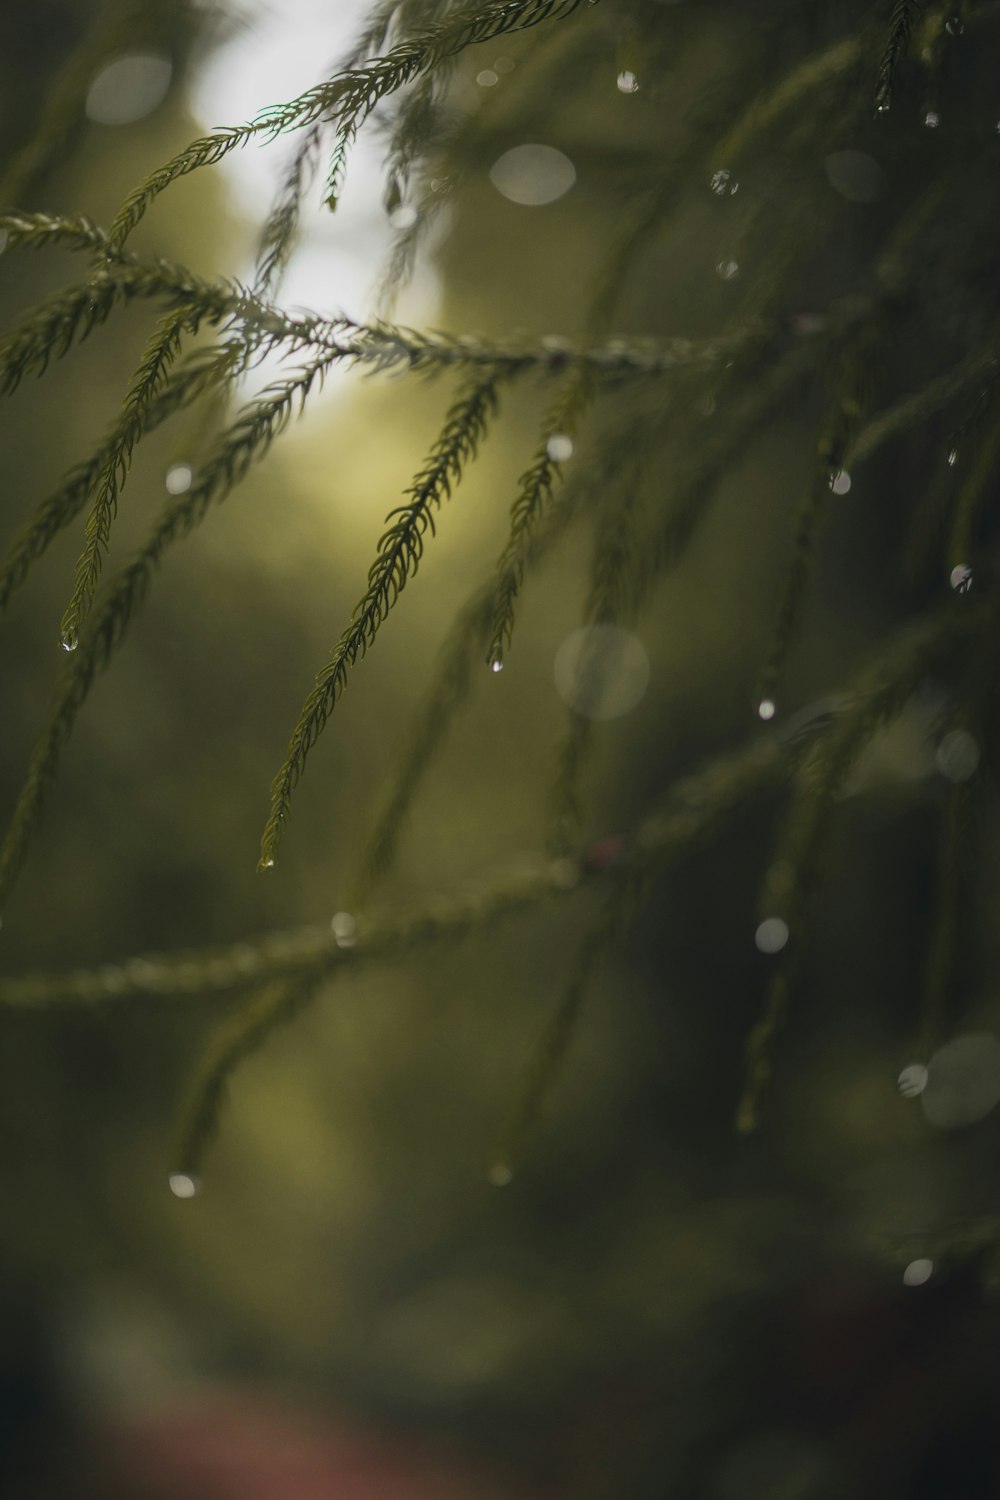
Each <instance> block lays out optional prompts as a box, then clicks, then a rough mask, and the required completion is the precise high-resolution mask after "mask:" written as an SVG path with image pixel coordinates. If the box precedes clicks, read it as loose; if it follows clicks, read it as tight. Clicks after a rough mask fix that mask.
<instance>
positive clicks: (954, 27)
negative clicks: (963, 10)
mask: <svg viewBox="0 0 1000 1500" xmlns="http://www.w3.org/2000/svg"><path fill="white" fill-rule="evenodd" d="M944 29H945V31H946V32H947V33H948V35H949V36H961V35H962V33H963V32H964V30H965V26H964V25H963V23H962V18H961V16H958V15H950V16H949V17H948V19H947V21H945V23H944Z"/></svg>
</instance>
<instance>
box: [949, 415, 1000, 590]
mask: <svg viewBox="0 0 1000 1500" xmlns="http://www.w3.org/2000/svg"><path fill="white" fill-rule="evenodd" d="M998 473H1000V421H996V420H994V423H993V426H992V428H991V429H990V430H989V431H988V432H987V433H986V435H985V437H984V438H983V440H982V442H981V443H980V445H979V447H978V449H977V450H976V453H975V456H974V459H973V462H972V467H971V469H970V471H969V476H968V478H967V479H966V480H965V482H964V484H963V485H962V487H961V489H960V490H959V493H958V500H957V503H956V505H955V515H954V519H953V522H952V528H951V538H950V541H949V544H948V571H949V573H950V572H951V570H952V569H953V568H957V567H962V566H967V565H968V564H969V563H971V562H972V559H973V556H974V554H975V552H976V540H977V539H976V526H977V522H978V520H979V515H980V511H981V509H982V505H983V501H984V500H985V499H986V495H987V493H988V492H989V491H991V489H992V487H993V486H994V485H995V484H996V480H997V476H998Z"/></svg>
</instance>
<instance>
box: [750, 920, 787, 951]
mask: <svg viewBox="0 0 1000 1500" xmlns="http://www.w3.org/2000/svg"><path fill="white" fill-rule="evenodd" d="M753 940H754V942H755V943H756V944H757V947H758V948H759V949H760V951H761V953H780V952H781V950H782V948H783V947H784V946H785V944H786V943H787V942H788V924H787V922H784V921H782V919H781V917H765V918H764V920H763V922H761V924H760V926H759V927H758V928H757V931H756V932H755V933H754V939H753Z"/></svg>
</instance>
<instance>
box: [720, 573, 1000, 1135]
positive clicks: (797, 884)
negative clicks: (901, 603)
mask: <svg viewBox="0 0 1000 1500" xmlns="http://www.w3.org/2000/svg"><path fill="white" fill-rule="evenodd" d="M956 606H957V607H956ZM963 606H965V607H963ZM990 619H991V616H990V615H989V614H987V612H986V610H985V609H984V608H982V607H979V608H970V607H969V605H968V601H966V600H952V601H950V607H949V608H947V609H945V610H942V611H938V612H937V613H935V614H933V615H930V616H927V617H925V618H923V619H919V620H917V621H915V622H914V623H912V624H911V625H909V626H908V627H906V628H905V629H903V630H902V631H900V632H899V633H898V635H897V636H896V637H895V638H894V640H893V641H892V642H890V644H889V647H888V648H887V649H886V650H885V651H883V652H882V653H881V654H880V655H879V656H878V657H876V659H875V660H874V662H873V663H872V664H871V665H870V666H869V667H868V669H867V670H866V671H865V672H864V673H863V675H862V677H861V680H860V682H859V684H858V686H857V688H856V689H855V690H854V691H853V692H852V693H851V694H850V695H849V697H848V699H847V700H846V703H845V705H844V708H843V710H842V712H840V714H839V715H838V717H837V719H836V721H835V723H834V726H833V728H832V729H831V731H830V733H829V734H826V735H824V736H823V737H822V738H821V739H819V740H818V741H817V743H816V747H815V750H814V751H813V753H812V754H811V755H810V757H809V758H808V760H807V762H806V764H805V765H804V767H803V772H802V775H801V777H800V779H799V783H798V787H797V790H796V795H795V797H794V798H793V802H792V806H791V809H790V811H789V813H788V816H787V818H786V821H785V827H784V830H783V832H782V833H781V835H780V836H779V839H778V842H777V847H776V853H775V858H774V861H773V863H772V865H771V869H770V871H769V874H768V877H767V879H766V880H765V883H764V889H763V892H762V903H763V904H766V908H767V909H766V911H765V913H764V915H765V916H766V917H775V916H779V917H781V919H782V920H783V921H784V922H785V924H786V926H787V927H788V929H789V933H790V934H791V936H790V938H789V943H788V948H787V950H785V952H786V953H787V955H788V956H787V957H785V953H783V954H782V960H780V961H779V967H778V969H777V971H776V974H775V977H774V978H773V980H772V981H771V984H770V986H769V987H768V991H767V995H766V998H765V1002H764V1007H763V1012H762V1015H761V1018H760V1020H759V1021H758V1022H757V1023H756V1025H755V1026H754V1028H753V1030H752V1031H751V1033H750V1036H749V1038H748V1041H747V1077H746V1085H745V1088H744V1092H743V1096H742V1098H741V1100H740V1104H739V1108H738V1110H737V1115H736V1123H737V1128H738V1129H739V1130H741V1131H743V1132H749V1131H753V1130H755V1129H756V1127H757V1123H758V1119H759V1112H760V1104H761V1100H762V1097H763V1094H764V1091H765V1090H766V1088H767V1085H768V1083H769V1081H770V1079H771V1075H772V1070H773V1045H774V1040H775V1038H776V1036H777V1034H778V1032H779V1031H780V1029H781V1027H782V1026H783V1024H784V1020H785V1016H786V1013H787V1009H788V1003H789V998H790V995H791V979H792V975H793V973H794V971H795V968H796V965H797V962H798V960H799V958H800V957H801V952H802V947H803V941H804V934H805V931H806V930H807V927H808V920H809V913H810V911H811V908H812V903H813V901H814V899H815V891H816V884H817V877H818V864H819V860H820V855H821V849H822V844H823V840H824V837H825V834H826V830H827V827H828V824H829V817H830V811H831V808H832V805H833V802H834V800H835V798H836V796H837V793H838V792H839V790H840V788H841V787H842V786H843V784H844V781H845V779H846V777H847V775H848V774H849V772H850V771H851V769H852V768H853V766H854V765H855V763H856V761H857V759H858V757H859V756H860V754H861V753H862V751H863V750H864V749H865V747H866V746H867V745H868V744H869V743H870V741H871V739H872V737H873V735H874V734H875V733H876V732H877V731H878V730H879V729H881V728H883V727H884V726H885V725H886V724H887V723H890V722H891V721H892V720H893V719H894V718H895V717H896V716H897V715H898V714H899V713H900V711H901V710H902V709H903V708H904V707H905V705H906V704H907V702H908V701H909V700H910V698H911V697H912V696H913V693H914V692H915V691H916V689H917V687H918V686H919V684H920V682H921V681H922V679H923V678H924V677H925V676H926V675H927V673H928V672H930V671H932V670H934V668H935V667H937V666H939V665H940V664H941V663H942V661H944V660H945V659H947V658H948V656H949V655H950V653H951V652H953V651H954V650H956V649H958V648H959V647H964V646H965V644H966V643H967V642H968V641H969V639H970V638H971V637H973V636H975V634H976V633H977V631H981V630H983V628H984V627H985V626H986V625H987V624H988V623H989V621H990Z"/></svg>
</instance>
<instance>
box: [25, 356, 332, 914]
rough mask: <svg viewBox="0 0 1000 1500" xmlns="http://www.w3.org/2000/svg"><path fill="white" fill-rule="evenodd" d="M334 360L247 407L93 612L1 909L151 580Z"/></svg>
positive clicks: (60, 699)
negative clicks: (93, 692)
mask: <svg viewBox="0 0 1000 1500" xmlns="http://www.w3.org/2000/svg"><path fill="white" fill-rule="evenodd" d="M336 358H337V355H336V353H329V352H327V353H324V354H322V355H319V356H317V357H316V358H315V359H313V360H312V361H310V362H309V363H308V364H306V365H304V366H303V368H302V369H301V370H300V371H298V372H297V373H296V375H295V376H294V377H291V378H289V379H288V380H286V381H283V382H280V383H278V384H277V385H274V386H271V387H268V389H267V390H265V391H264V392H263V393H262V394H261V395H260V396H259V397H257V398H256V399H255V400H254V401H252V402H250V403H248V404H247V406H245V407H244V409H243V411H242V412H241V413H240V415H239V417H238V418H237V420H236V421H235V422H234V423H233V424H232V425H231V426H230V427H229V428H228V429H227V431H226V432H224V433H223V434H222V435H221V436H220V438H219V439H218V441H217V443H216V446H215V448H214V449H213V451H212V452H211V453H210V454H209V455H208V457H207V458H206V461H205V463H204V464H203V466H202V468H201V470H200V473H199V475H198V478H197V480H196V482H195V483H194V484H193V485H192V487H191V489H190V490H189V491H187V493H186V494H183V495H181V496H179V497H177V499H175V500H174V501H172V502H171V503H170V504H169V505H167V506H166V507H165V508H164V510H163V512H162V513H161V516H160V519H159V521H158V523H157V524H156V526H155V527H154V528H153V531H152V532H151V534H150V536H149V537H148V538H147V540H146V542H145V544H144V545H143V547H142V548H141V549H140V550H139V552H138V553H137V554H136V556H135V557H134V558H133V559H132V561H131V562H130V563H128V564H127V565H126V566H125V567H124V568H123V569H122V570H121V571H120V572H119V573H118V574H117V575H116V577H115V578H114V580H113V581H112V582H111V584H110V585H109V586H108V588H107V590H106V591H105V592H104V593H103V595H102V596H100V597H99V599H98V601H97V603H96V605H95V607H94V609H93V610H92V611H91V614H90V617H89V618H88V620H87V623H86V626H85V628H84V630H83V631H82V632H81V634H80V637H79V641H78V644H77V647H76V649H75V650H74V652H73V654H72V657H71V659H70V662H69V663H68V665H67V668H66V670H65V673H64V675H63V678H62V682H61V683H60V685H59V687H58V688H57V690H56V695H55V699H54V702H53V704H52V707H51V709H50V711H49V717H48V720H47V723H46V724H45V726H44V728H43V729H42V732H41V734H40V736H39V738H38V740H37V741H36V743H35V747H34V749H33V751H32V754H31V757H30V759H29V762H28V771H27V775H26V777H25V782H24V785H23V787H22V788H21V792H20V794H19V796H18V799H17V803H16V805H15V808H14V812H13V815H12V817H11V821H10V824H9V826H8V828H7V831H6V833H5V835H4V839H3V843H2V844H0V903H2V902H4V901H5V900H6V898H7V896H8V895H9V893H10V890H11V887H12V885H13V883H14V881H15V879H16V878H17V875H18V872H19V871H20V868H21V865H22V864H23V862H24V859H25V856H26V854H27V849H28V843H29V840H30V837H31V834H32V832H33V831H34V828H35V826H36V824H37V823H38V820H39V818H40V817H41V814H42V808H43V806H44V801H45V796H46V793H47V791H48V788H49V785H50V783H51V782H52V780H53V778H54V776H55V774H56V770H57V768H58V764H59V759H60V756H61V753H62V750H63V747H64V746H65V744H66V742H67V740H68V739H69V737H70V735H71V733H72V731H73V727H74V725H75V723H76V718H77V715H78V714H79V712H80V709H81V708H82V707H83V704H84V703H85V701H86V699H87V697H88V695H89V693H90V689H91V687H92V686H93V683H94V681H95V679H96V677H97V674H98V672H100V671H102V670H103V669H104V668H105V667H106V666H107V665H108V663H109V661H110V660H111V657H112V655H113V654H114V652H115V650H116V649H117V647H118V646H119V645H121V643H122V641H123V640H124V638H125V636H126V634H127V632H128V628H129V626H130V624H131V623H132V620H133V619H134V617H135V615H136V613H137V612H138V610H139V608H140V607H141V605H142V604H143V602H144V601H145V598H146V596H147V594H148V592H149V588H150V585H151V583H152V579H153V575H154V573H155V571H156V569H157V567H158V566H159V564H160V562H161V561H162V558H163V555H164V553H165V552H166V551H167V550H168V549H169V548H170V546H171V545H172V544H173V543H174V542H176V541H179V540H181V538H183V537H184V536H186V535H188V533H189V532H191V531H192V530H194V528H195V527H196V526H198V525H199V524H200V522H201V521H202V520H203V519H204V518H205V516H206V515H207V514H208V512H209V510H210V509H211V508H212V507H213V506H214V505H217V504H219V503H220V502H221V501H222V500H224V499H225V498H226V496H227V495H228V494H229V493H230V491H231V490H232V489H233V488H234V487H235V486H236V485H237V484H238V483H239V482H240V480H242V479H243V478H245V476H246V474H247V472H248V470H249V469H250V467H251V466H252V464H253V463H254V462H255V461H257V460H258V459H260V458H261V457H263V455H264V454H265V453H266V452H267V451H268V449H269V448H270V447H271V444H272V443H273V442H274V440H275V439H276V438H277V437H278V436H279V434H280V433H281V432H282V431H283V430H284V429H285V427H287V425H288V423H289V421H290V420H291V418H292V416H293V414H294V412H295V409H296V407H299V408H301V406H302V405H303V404H304V403H305V401H306V400H307V399H308V397H309V394H310V392H311V391H312V390H314V389H315V388H316V387H317V386H318V385H319V384H320V383H321V382H322V379H323V376H324V375H325V373H326V372H327V370H328V369H329V368H330V365H331V364H332V363H333V362H334V360H335V359H336Z"/></svg>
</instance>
